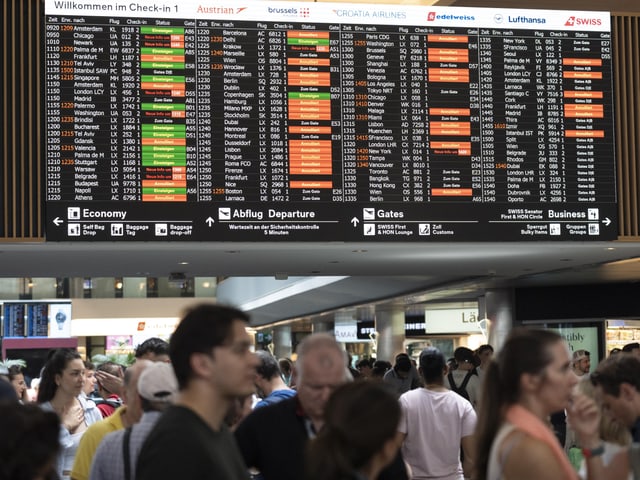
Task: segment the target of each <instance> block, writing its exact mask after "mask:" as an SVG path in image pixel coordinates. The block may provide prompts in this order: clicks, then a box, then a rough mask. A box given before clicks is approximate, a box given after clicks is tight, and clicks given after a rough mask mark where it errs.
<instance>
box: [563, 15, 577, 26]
mask: <svg viewBox="0 0 640 480" xmlns="http://www.w3.org/2000/svg"><path fill="white" fill-rule="evenodd" d="M575 23H576V17H569V19H568V20H567V21H566V22H565V23H564V26H565V27H573V26H574V25H575Z"/></svg>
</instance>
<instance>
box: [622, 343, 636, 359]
mask: <svg viewBox="0 0 640 480" xmlns="http://www.w3.org/2000/svg"><path fill="white" fill-rule="evenodd" d="M622 351H623V352H624V353H631V354H633V355H636V356H638V357H640V343H638V342H631V343H627V344H626V345H625V346H624V347H622Z"/></svg>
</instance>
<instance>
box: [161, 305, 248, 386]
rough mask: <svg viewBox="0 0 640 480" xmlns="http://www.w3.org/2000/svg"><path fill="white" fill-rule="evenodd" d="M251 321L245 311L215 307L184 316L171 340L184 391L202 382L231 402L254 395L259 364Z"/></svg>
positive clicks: (171, 349) (202, 307) (176, 368)
mask: <svg viewBox="0 0 640 480" xmlns="http://www.w3.org/2000/svg"><path fill="white" fill-rule="evenodd" d="M248 322H249V317H248V316H247V314H245V313H244V312H242V311H240V310H237V309H235V308H231V307H225V306H221V305H213V304H201V305H198V306H196V307H194V308H192V309H191V310H189V311H188V312H187V313H186V314H185V315H184V317H183V318H182V320H181V321H180V323H179V324H178V327H177V328H176V331H175V332H174V333H173V335H172V336H171V340H170V341H169V355H170V357H171V363H172V365H173V369H174V371H175V374H176V378H177V379H178V385H179V386H180V390H181V391H183V390H186V389H189V387H190V384H191V383H192V382H198V383H199V384H203V383H206V384H208V385H211V386H213V387H214V388H215V389H216V391H217V394H218V395H221V396H222V397H225V398H229V399H231V398H233V397H242V396H245V395H249V394H251V393H253V391H254V385H253V379H254V376H255V368H256V366H257V363H258V362H257V359H256V357H255V354H254V353H253V352H252V351H251V346H252V344H251V337H249V334H248V333H247V331H246V326H247V323H248Z"/></svg>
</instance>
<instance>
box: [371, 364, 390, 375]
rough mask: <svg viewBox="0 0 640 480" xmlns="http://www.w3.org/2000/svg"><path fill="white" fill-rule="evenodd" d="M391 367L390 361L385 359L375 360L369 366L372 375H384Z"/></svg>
mask: <svg viewBox="0 0 640 480" xmlns="http://www.w3.org/2000/svg"><path fill="white" fill-rule="evenodd" d="M389 369H391V363H390V362H387V361H386V360H376V361H375V362H373V367H372V368H371V376H372V377H380V378H382V377H384V374H385V373H387V371H389Z"/></svg>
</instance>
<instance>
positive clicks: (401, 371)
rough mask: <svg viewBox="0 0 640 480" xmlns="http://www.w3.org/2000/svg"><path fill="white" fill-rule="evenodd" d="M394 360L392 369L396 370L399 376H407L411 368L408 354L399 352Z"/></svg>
mask: <svg viewBox="0 0 640 480" xmlns="http://www.w3.org/2000/svg"><path fill="white" fill-rule="evenodd" d="M395 362H396V363H395V364H394V365H393V369H394V370H395V371H396V373H397V374H398V376H399V377H401V378H406V377H408V376H409V373H410V372H411V368H412V367H413V364H412V363H411V359H410V358H409V355H407V354H406V353H399V354H397V355H396V358H395Z"/></svg>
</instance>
